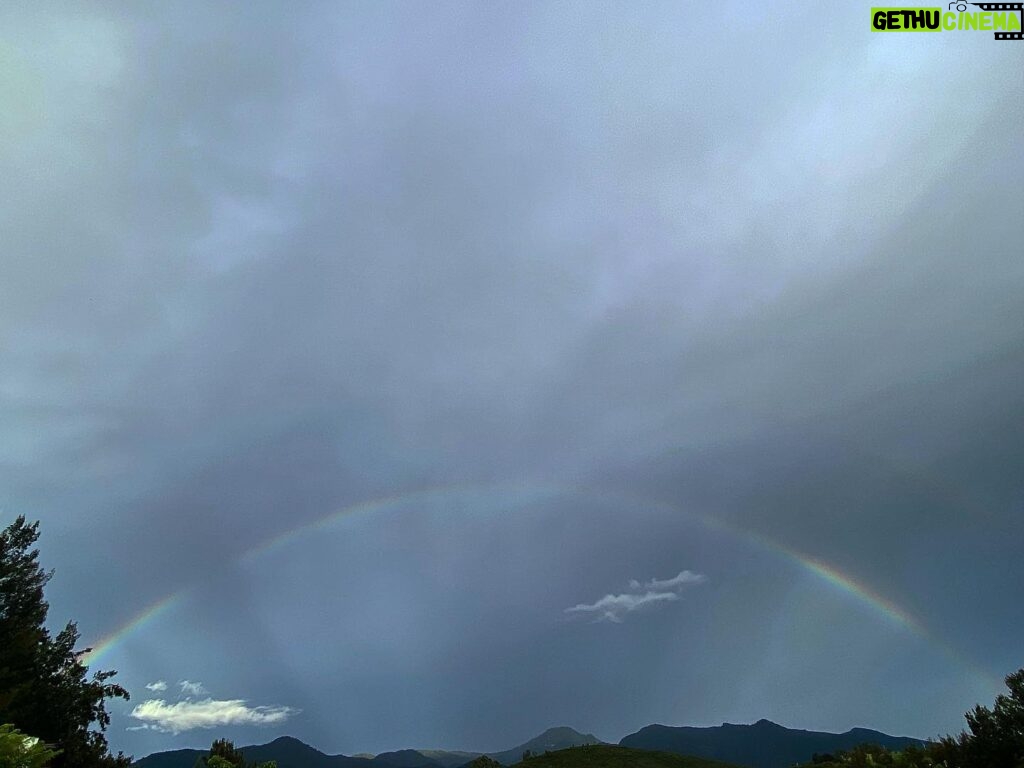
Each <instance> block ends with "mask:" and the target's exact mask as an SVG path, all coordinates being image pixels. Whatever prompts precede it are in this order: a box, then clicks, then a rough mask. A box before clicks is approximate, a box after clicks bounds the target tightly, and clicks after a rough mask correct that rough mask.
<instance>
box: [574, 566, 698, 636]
mask: <svg viewBox="0 0 1024 768" xmlns="http://www.w3.org/2000/svg"><path fill="white" fill-rule="evenodd" d="M707 580H708V577H707V576H705V575H704V574H701V573H694V572H693V571H680V572H679V574H678V575H676V576H673V577H672V578H670V579H651V580H650V581H645V582H642V583H641V582H640V581H638V580H636V579H631V580H630V582H629V586H630V589H632V590H634V591H633V592H626V593H623V594H621V595H613V594H607V595H605V596H604V597H602V598H601V599H599V600H596V601H595V602H593V603H580V604H578V605H574V606H572V607H571V608H566V609H565V612H566V613H568V614H577V615H586V614H595V615H596V617H595V619H594V620H595V621H610V622H613V623H615V624H621V623H622V622H623V620H624V619H625V617H626V615H627V614H630V613H632V612H633V611H635V610H637V609H639V608H643V607H644V606H653V605H662V604H665V603H671V602H674V601H676V600H678V599H679V592H681V591H682V590H683V589H684V588H685V587H689V586H695V585H697V584H703V583H705V582H706V581H707ZM641 590H642V591H641Z"/></svg>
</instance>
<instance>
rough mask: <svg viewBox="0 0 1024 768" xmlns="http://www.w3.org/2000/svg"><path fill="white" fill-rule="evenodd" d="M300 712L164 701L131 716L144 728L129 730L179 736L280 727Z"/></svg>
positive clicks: (141, 706) (213, 701)
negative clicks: (238, 727)
mask: <svg viewBox="0 0 1024 768" xmlns="http://www.w3.org/2000/svg"><path fill="white" fill-rule="evenodd" d="M297 712H298V710H296V709H292V708H291V707H278V706H273V707H266V706H259V707H250V706H249V705H248V704H247V703H246V702H245V701H244V700H243V699H229V700H225V701H218V700H216V699H206V700H205V701H192V700H190V699H189V700H186V701H179V702H177V703H175V704H168V703H167V702H166V701H164V700H163V699H150V700H149V701H144V702H143V703H142V704H139V705H138V706H136V707H135V709H133V710H132V712H131V716H132V717H134V718H135V719H136V720H141V721H142V725H138V726H133V727H131V728H129V729H128V730H152V731H160V732H162V733H173V734H178V733H181V732H182V731H191V730H195V729H197V728H204V729H205V728H221V727H223V726H227V725H260V726H262V725H278V724H280V723H283V722H285V721H286V720H287V719H288V718H289V717H291V716H292V715H294V714H296V713H297Z"/></svg>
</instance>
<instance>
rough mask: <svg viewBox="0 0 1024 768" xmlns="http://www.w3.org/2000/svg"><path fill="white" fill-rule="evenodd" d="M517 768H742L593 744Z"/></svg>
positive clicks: (528, 761) (538, 758)
mask: <svg viewBox="0 0 1024 768" xmlns="http://www.w3.org/2000/svg"><path fill="white" fill-rule="evenodd" d="M517 768H739V767H738V766H732V765H729V764H728V763H722V762H719V761H717V760H708V759H707V758H703V757H691V756H688V755H676V754H672V753H670V752H651V751H648V750H645V749H630V748H628V747H617V746H614V745H612V744H593V745H590V746H586V747H577V748H575V749H563V750H560V751H558V752H551V753H549V754H546V755H545V754H541V755H539V756H537V757H532V758H530V759H529V760H526V761H525V762H522V763H519V764H518V766H517Z"/></svg>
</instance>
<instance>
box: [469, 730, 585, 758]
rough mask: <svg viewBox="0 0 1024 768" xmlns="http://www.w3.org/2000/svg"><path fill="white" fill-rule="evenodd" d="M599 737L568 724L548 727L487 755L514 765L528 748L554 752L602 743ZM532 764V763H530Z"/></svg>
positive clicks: (536, 750) (531, 750)
mask: <svg viewBox="0 0 1024 768" xmlns="http://www.w3.org/2000/svg"><path fill="white" fill-rule="evenodd" d="M603 743H604V742H603V741H601V740H600V739H599V738H597V737H596V736H594V735H593V734H592V733H580V732H579V731H576V730H573V729H572V728H569V727H568V726H564V725H563V726H559V727H558V728H548V729H547V730H546V731H544V733H542V734H541V735H540V736H536V737H534V738H532V739H530V740H529V741H527V742H525V743H523V744H520V745H519V746H517V747H512V749H506V750H505V751H504V752H490V753H488V755H487V756H488V757H491V758H493V759H495V760H497V761H498V762H499V763H501V764H502V765H514V764H515V763H518V762H519V761H520V760H522V759H523V752H525V751H526V750H530V752H532V753H533V754H535V755H537V754H544V753H545V752H556V751H558V750H560V749H568V748H569V747H578V746H583V745H584V744H603ZM530 764H531V765H533V763H532V762H531V763H530Z"/></svg>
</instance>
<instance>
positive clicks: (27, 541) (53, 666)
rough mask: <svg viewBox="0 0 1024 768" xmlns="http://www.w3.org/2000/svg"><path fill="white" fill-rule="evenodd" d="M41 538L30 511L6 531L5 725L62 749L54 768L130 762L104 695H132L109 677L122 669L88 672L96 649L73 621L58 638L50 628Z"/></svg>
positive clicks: (0, 598)
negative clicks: (110, 732) (113, 738)
mask: <svg viewBox="0 0 1024 768" xmlns="http://www.w3.org/2000/svg"><path fill="white" fill-rule="evenodd" d="M38 538H39V523H38V522H36V523H32V524H31V525H29V524H28V523H26V521H25V517H24V516H20V517H18V519H17V520H15V521H14V522H13V523H11V524H10V525H9V526H7V528H5V529H4V530H3V531H2V532H0V723H10V724H13V725H14V726H15V727H16V728H18V730H20V731H22V732H23V733H25V734H28V735H29V736H32V737H35V738H38V739H41V740H42V741H43V742H45V743H47V744H51V745H54V746H55V747H56V748H57V749H59V750H60V754H59V755H58V756H57V757H56V758H55V759H54V760H53V763H52V765H53V766H54V768H65V767H67V768H71V767H72V766H74V768H111V767H116V766H126V765H128V764H129V763H130V762H131V760H130V758H127V757H125V756H124V755H122V754H120V753H118V755H117V757H113V756H111V754H110V752H109V749H108V746H107V740H106V737H105V736H104V733H103V732H104V731H105V730H106V728H107V726H108V725H109V724H110V715H109V714H108V713H107V711H106V707H105V703H106V700H107V699H109V698H123V699H127V698H128V691H126V690H125V689H124V688H122V687H121V686H120V685H117V684H115V683H108V682H107V681H108V680H109V679H110V678H111V677H113V676H114V675H115V674H117V673H116V672H113V671H110V672H96V673H94V674H93V676H92V677H91V678H89V677H87V675H88V672H89V670H88V667H87V666H86V665H85V664H83V663H82V656H83V655H84V654H86V653H88V651H89V650H90V649H88V648H86V649H82V650H75V646H76V645H77V644H78V640H79V634H78V626H77V625H76V624H75V622H73V621H70V622H68V623H67V625H66V626H65V627H64V629H62V630H61V631H60V632H59V633H57V635H56V637H54V636H51V634H50V631H49V630H48V629H47V628H46V617H47V612H48V611H49V605H48V604H47V602H46V600H45V599H44V598H43V588H44V587H45V586H46V584H47V582H49V580H50V578H51V577H52V575H53V572H52V571H50V572H46V571H44V570H43V569H42V568H41V567H40V566H39V550H37V549H34V548H33V545H34V544H35V543H36V540H37V539H38ZM93 726H96V728H94V727H93Z"/></svg>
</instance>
